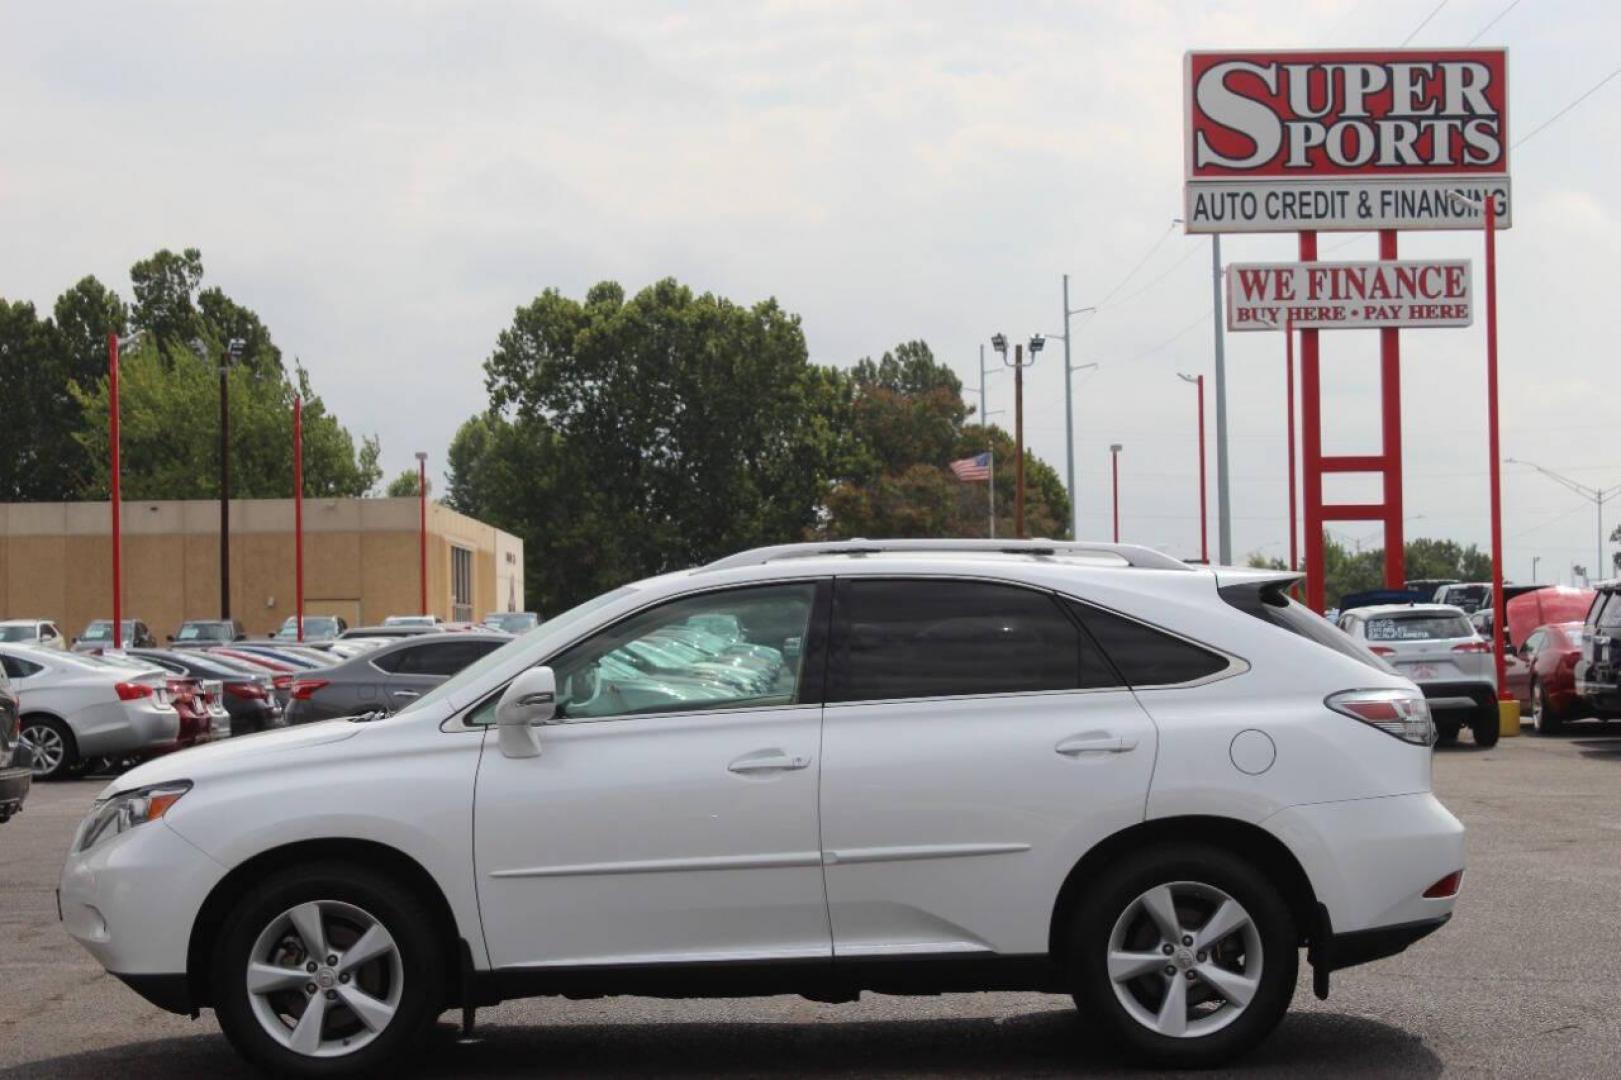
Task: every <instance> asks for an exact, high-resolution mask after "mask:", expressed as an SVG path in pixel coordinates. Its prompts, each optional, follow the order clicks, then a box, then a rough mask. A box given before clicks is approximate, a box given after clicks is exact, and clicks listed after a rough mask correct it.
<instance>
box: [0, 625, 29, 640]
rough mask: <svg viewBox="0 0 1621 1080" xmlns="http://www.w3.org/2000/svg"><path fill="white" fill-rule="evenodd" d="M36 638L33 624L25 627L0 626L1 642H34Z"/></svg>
mask: <svg viewBox="0 0 1621 1080" xmlns="http://www.w3.org/2000/svg"><path fill="white" fill-rule="evenodd" d="M36 636H37V635H36V634H35V633H34V627H33V624H32V623H29V624H26V625H23V626H0V641H33V640H34V638H35V637H36Z"/></svg>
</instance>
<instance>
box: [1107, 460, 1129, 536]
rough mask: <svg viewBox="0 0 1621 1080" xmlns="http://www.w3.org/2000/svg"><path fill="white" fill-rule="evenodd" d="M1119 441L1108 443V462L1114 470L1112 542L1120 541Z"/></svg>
mask: <svg viewBox="0 0 1621 1080" xmlns="http://www.w3.org/2000/svg"><path fill="white" fill-rule="evenodd" d="M1123 449H1125V447H1123V446H1121V445H1120V444H1119V443H1110V444H1109V464H1110V466H1111V467H1112V471H1113V472H1114V542H1115V543H1117V544H1118V543H1120V451H1121V450H1123Z"/></svg>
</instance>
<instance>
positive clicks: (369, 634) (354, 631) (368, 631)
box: [338, 623, 438, 641]
mask: <svg viewBox="0 0 1621 1080" xmlns="http://www.w3.org/2000/svg"><path fill="white" fill-rule="evenodd" d="M437 629H438V628H437V627H436V626H432V625H429V624H426V623H425V624H423V625H421V626H416V625H411V624H401V623H388V624H386V625H383V626H353V627H350V628H349V629H348V630H345V631H344V632H343V633H341V634H339V635H338V640H340V641H348V640H349V639H351V638H402V637H414V636H416V635H418V634H432V633H435V632H436V631H437Z"/></svg>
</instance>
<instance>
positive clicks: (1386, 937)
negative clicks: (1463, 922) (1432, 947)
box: [1313, 915, 1452, 971]
mask: <svg viewBox="0 0 1621 1080" xmlns="http://www.w3.org/2000/svg"><path fill="white" fill-rule="evenodd" d="M1451 918H1452V916H1451V915H1443V916H1441V917H1440V918H1438V919H1425V920H1422V921H1419V922H1410V923H1401V924H1400V925H1397V926H1380V927H1376V928H1374V929H1372V930H1356V931H1353V932H1351V933H1349V934H1332V935H1331V936H1329V937H1328V938H1327V940H1326V941H1325V942H1324V943H1323V944H1322V945H1321V946H1318V947H1317V948H1316V949H1315V951H1314V956H1315V960H1314V961H1313V966H1315V967H1320V968H1324V969H1326V970H1328V971H1339V970H1341V969H1343V968H1348V967H1356V966H1357V965H1358V964H1367V963H1371V962H1373V961H1374V960H1383V959H1385V958H1386V957H1387V956H1395V955H1396V954H1397V953H1399V952H1401V951H1403V950H1404V949H1406V948H1407V946H1409V945H1411V944H1412V943H1413V942H1415V941H1418V940H1419V939H1420V938H1424V937H1428V936H1429V935H1431V934H1433V933H1435V932H1436V931H1437V930H1439V929H1441V927H1443V926H1445V925H1446V924H1447V921H1448V920H1449V919H1451Z"/></svg>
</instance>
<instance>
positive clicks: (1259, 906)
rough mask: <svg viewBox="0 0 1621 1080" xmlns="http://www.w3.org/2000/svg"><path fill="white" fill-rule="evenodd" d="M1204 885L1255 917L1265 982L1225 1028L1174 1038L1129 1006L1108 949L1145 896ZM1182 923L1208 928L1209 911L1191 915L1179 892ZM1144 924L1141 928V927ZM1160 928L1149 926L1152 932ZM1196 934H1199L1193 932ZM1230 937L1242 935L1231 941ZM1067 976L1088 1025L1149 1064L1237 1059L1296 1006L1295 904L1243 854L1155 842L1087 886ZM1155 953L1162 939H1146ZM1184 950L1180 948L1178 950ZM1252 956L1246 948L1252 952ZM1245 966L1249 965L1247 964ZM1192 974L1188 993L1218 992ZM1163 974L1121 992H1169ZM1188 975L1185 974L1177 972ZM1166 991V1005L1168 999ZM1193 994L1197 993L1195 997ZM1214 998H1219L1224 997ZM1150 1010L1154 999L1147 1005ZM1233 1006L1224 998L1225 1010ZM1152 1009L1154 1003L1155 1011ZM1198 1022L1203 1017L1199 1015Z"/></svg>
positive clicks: (1072, 933)
mask: <svg viewBox="0 0 1621 1080" xmlns="http://www.w3.org/2000/svg"><path fill="white" fill-rule="evenodd" d="M1171 883H1179V885H1180V884H1182V883H1196V884H1197V885H1198V886H1202V887H1213V888H1214V889H1216V890H1219V891H1220V892H1222V893H1225V894H1226V895H1227V896H1228V897H1230V898H1231V899H1233V900H1236V901H1237V902H1238V903H1239V904H1240V905H1242V907H1243V909H1244V910H1245V911H1246V912H1248V914H1249V916H1250V922H1251V924H1252V925H1253V927H1254V928H1255V931H1256V933H1257V934H1258V941H1259V945H1260V948H1259V953H1260V958H1261V960H1262V961H1263V962H1262V963H1261V970H1260V976H1259V980H1258V985H1257V987H1256V989H1255V991H1254V994H1253V996H1252V997H1251V998H1250V1001H1249V1003H1248V1005H1247V1006H1246V1007H1244V1008H1243V1010H1242V1011H1241V1012H1239V1013H1238V1014H1237V1015H1236V1016H1235V1017H1233V1018H1232V1019H1231V1020H1230V1021H1229V1022H1228V1023H1227V1024H1226V1026H1225V1027H1220V1028H1219V1029H1217V1030H1213V1031H1210V1032H1209V1033H1207V1034H1194V1035H1186V1036H1181V1037H1177V1036H1173V1035H1167V1034H1163V1033H1161V1032H1160V1031H1157V1030H1153V1029H1151V1028H1150V1027H1148V1026H1147V1024H1146V1022H1145V1021H1142V1020H1138V1019H1137V1018H1136V1017H1134V1016H1133V1014H1132V1012H1131V1011H1128V1008H1127V1006H1126V1005H1125V1004H1124V1003H1123V1002H1122V1000H1121V998H1120V997H1119V996H1117V994H1116V988H1115V984H1114V981H1113V980H1112V979H1111V977H1110V973H1109V967H1108V952H1109V948H1110V938H1111V934H1112V933H1113V932H1114V929H1115V926H1116V923H1117V922H1118V921H1120V920H1121V919H1122V917H1123V916H1125V915H1126V913H1127V912H1128V911H1129V910H1130V909H1131V908H1132V906H1133V905H1134V904H1135V902H1136V900H1137V898H1138V897H1141V896H1143V895H1144V894H1145V893H1147V892H1148V891H1149V890H1151V889H1153V888H1155V887H1156V886H1160V885H1167V884H1171ZM1177 912H1178V915H1179V920H1178V921H1179V922H1182V921H1183V919H1182V916H1184V914H1185V916H1186V919H1187V921H1186V922H1185V923H1184V925H1190V926H1195V927H1197V926H1200V925H1203V923H1202V921H1199V920H1201V919H1202V918H1208V917H1209V912H1208V911H1204V912H1201V911H1198V910H1188V911H1186V912H1184V907H1183V902H1182V899H1181V898H1180V897H1179V898H1178V903H1177ZM1140 928H1141V927H1140V926H1139V929H1140ZM1153 933H1157V931H1151V934H1150V936H1152V935H1153ZM1192 933H1194V934H1197V933H1198V930H1197V929H1194V930H1193V931H1192ZM1227 940H1228V941H1229V942H1232V941H1236V940H1238V938H1237V936H1236V935H1235V937H1234V938H1230V939H1227ZM1067 947H1068V956H1067V961H1068V965H1069V972H1070V976H1071V979H1072V982H1073V986H1074V998H1075V1004H1076V1007H1077V1008H1079V1009H1080V1011H1081V1015H1082V1016H1083V1017H1085V1018H1086V1019H1087V1020H1088V1021H1093V1020H1095V1022H1096V1023H1097V1024H1098V1025H1099V1027H1100V1028H1101V1029H1102V1032H1103V1034H1104V1035H1105V1036H1107V1037H1108V1038H1109V1039H1110V1041H1112V1042H1114V1043H1116V1044H1118V1045H1120V1046H1122V1047H1123V1048H1125V1049H1126V1050H1127V1051H1128V1052H1129V1053H1131V1054H1132V1055H1133V1056H1134V1057H1136V1058H1138V1059H1140V1060H1141V1061H1143V1062H1145V1063H1147V1064H1152V1065H1157V1066H1162V1067H1168V1068H1208V1067H1212V1066H1216V1065H1220V1064H1222V1063H1224V1062H1227V1061H1230V1060H1232V1059H1233V1058H1235V1057H1237V1056H1239V1055H1240V1054H1243V1053H1246V1052H1247V1051H1249V1050H1250V1049H1252V1048H1253V1047H1254V1046H1255V1045H1256V1044H1257V1043H1259V1042H1260V1041H1261V1040H1262V1039H1264V1038H1265V1037H1266V1036H1267V1035H1268V1034H1269V1033H1270V1032H1271V1031H1272V1029H1273V1028H1274V1027H1276V1026H1277V1024H1278V1022H1279V1021H1280V1020H1282V1019H1283V1014H1284V1013H1285V1012H1286V1011H1287V1010H1288V1008H1289V999H1290V997H1291V996H1293V994H1294V989H1295V978H1296V975H1297V974H1298V971H1299V965H1300V954H1299V937H1298V934H1297V932H1296V929H1295V921H1294V917H1293V915H1292V914H1291V913H1290V910H1289V905H1288V904H1287V903H1286V902H1285V900H1284V898H1283V896H1282V895H1281V894H1280V893H1279V892H1278V890H1277V888H1276V886H1274V885H1273V884H1272V882H1271V881H1269V880H1268V878H1267V876H1266V875H1264V874H1262V873H1261V872H1260V871H1258V870H1257V869H1256V868H1255V867H1254V866H1252V865H1250V864H1249V863H1248V862H1246V861H1244V860H1243V859H1240V858H1238V857H1237V856H1235V855H1232V854H1230V853H1228V852H1226V851H1223V850H1221V849H1219V848H1213V847H1206V846H1202V845H1195V844H1178V845H1169V846H1165V847H1158V848H1152V849H1149V850H1147V851H1143V852H1140V853H1138V854H1136V855H1133V856H1131V857H1130V858H1127V859H1125V860H1123V861H1122V862H1121V863H1119V864H1118V865H1116V866H1115V867H1113V868H1111V869H1110V870H1109V871H1107V872H1106V873H1105V874H1104V875H1103V876H1102V879H1101V880H1100V881H1099V882H1098V883H1097V884H1096V885H1095V886H1093V887H1092V888H1090V889H1089V890H1088V893H1087V896H1086V897H1085V899H1083V900H1082V901H1081V903H1080V905H1079V907H1078V908H1077V909H1076V911H1075V914H1074V917H1073V921H1072V922H1071V925H1070V927H1069V937H1068V944H1067ZM1137 947H1138V948H1142V949H1144V950H1145V952H1147V953H1151V952H1153V951H1155V949H1156V948H1160V949H1163V947H1164V946H1163V945H1160V946H1154V945H1152V944H1149V945H1142V944H1141V943H1139V945H1138V946H1137ZM1179 952H1180V950H1179ZM1245 952H1246V953H1247V950H1245ZM1167 962H1168V967H1169V966H1175V965H1176V964H1177V963H1180V962H1182V958H1181V957H1179V956H1176V957H1167ZM1246 962H1247V961H1246ZM1186 974H1188V975H1189V976H1190V977H1189V980H1188V987H1191V988H1193V989H1190V990H1189V991H1188V992H1189V994H1203V995H1210V994H1211V988H1210V985H1209V984H1206V983H1203V982H1199V981H1196V979H1195V978H1194V977H1193V973H1191V972H1186ZM1163 978H1164V975H1163V972H1161V971H1160V970H1159V969H1158V968H1156V969H1155V970H1154V971H1153V972H1150V973H1148V974H1145V975H1144V976H1142V977H1141V979H1140V980H1137V981H1135V982H1133V983H1123V984H1122V986H1123V991H1122V992H1123V993H1124V994H1127V995H1132V996H1134V997H1135V996H1136V995H1138V994H1140V993H1145V992H1146V993H1150V994H1151V993H1152V992H1153V988H1154V986H1156V985H1158V986H1162V987H1164V989H1162V990H1161V991H1160V993H1162V994H1163V993H1167V992H1169V986H1168V984H1166V983H1164V982H1163V981H1162V980H1163ZM1170 978H1173V979H1177V981H1180V975H1174V976H1170ZM1163 1000H1164V999H1163V997H1162V998H1161V1001H1162V1002H1163ZM1191 1000H1192V999H1190V1001H1191ZM1216 1000H1220V999H1219V998H1217V999H1216ZM1141 1003H1142V1004H1143V1005H1144V1006H1145V1007H1149V1006H1150V1003H1149V1002H1146V1001H1144V1002H1141ZM1232 1007H1233V1006H1231V1005H1227V1004H1222V1005H1220V1007H1219V1008H1221V1009H1230V1008H1232ZM1149 1011H1152V1008H1151V1007H1150V1008H1149ZM1195 1019H1197V1016H1195Z"/></svg>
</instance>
